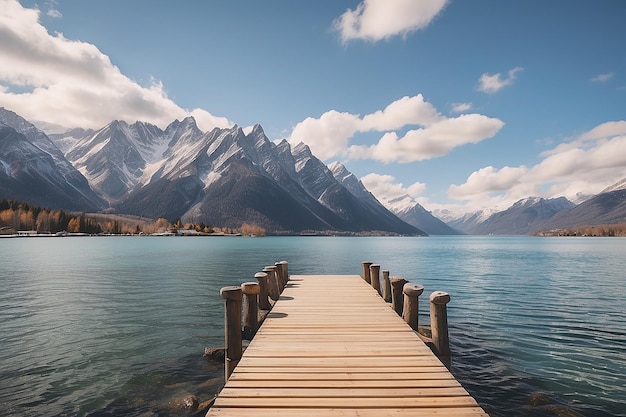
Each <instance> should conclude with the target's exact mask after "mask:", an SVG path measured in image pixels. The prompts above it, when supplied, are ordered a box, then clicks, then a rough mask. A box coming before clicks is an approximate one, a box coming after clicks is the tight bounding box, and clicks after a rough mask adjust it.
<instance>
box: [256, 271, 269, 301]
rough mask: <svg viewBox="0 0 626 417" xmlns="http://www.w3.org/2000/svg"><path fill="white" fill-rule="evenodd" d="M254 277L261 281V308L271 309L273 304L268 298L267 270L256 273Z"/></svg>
mask: <svg viewBox="0 0 626 417" xmlns="http://www.w3.org/2000/svg"><path fill="white" fill-rule="evenodd" d="M254 278H255V279H256V280H257V281H258V282H259V309H261V310H270V309H271V308H272V305H271V304H270V300H268V299H267V297H269V293H268V291H269V289H268V288H267V287H268V282H267V279H268V275H267V273H265V272H257V273H256V274H254Z"/></svg>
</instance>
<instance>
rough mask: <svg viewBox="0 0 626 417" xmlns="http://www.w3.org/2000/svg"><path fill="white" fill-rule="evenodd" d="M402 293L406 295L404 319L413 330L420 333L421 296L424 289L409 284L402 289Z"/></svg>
mask: <svg viewBox="0 0 626 417" xmlns="http://www.w3.org/2000/svg"><path fill="white" fill-rule="evenodd" d="M402 292H403V293H404V311H403V313H402V318H403V319H404V321H406V322H407V323H408V324H409V326H411V329H413V330H415V331H418V328H419V327H418V326H419V325H418V321H419V296H420V295H422V293H423V292H424V287H423V286H422V285H419V284H414V283H412V282H407V283H406V284H404V286H403V287H402Z"/></svg>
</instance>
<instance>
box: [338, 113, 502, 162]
mask: <svg viewBox="0 0 626 417" xmlns="http://www.w3.org/2000/svg"><path fill="white" fill-rule="evenodd" d="M502 126H504V122H502V121H501V120H499V119H494V118H489V117H487V116H483V115H481V114H464V115H461V116H459V117H456V118H448V119H446V118H443V119H441V120H439V121H438V122H436V123H434V124H432V125H430V126H427V127H425V128H420V129H415V130H410V131H408V132H407V133H406V134H405V135H404V136H403V137H401V138H400V137H398V135H397V134H396V133H395V132H389V133H385V135H383V137H382V138H381V139H380V141H379V142H378V143H376V144H374V145H371V146H363V145H360V146H359V145H353V146H351V147H350V148H349V149H348V155H349V156H350V157H351V158H354V159H365V158H369V159H374V160H378V161H381V162H385V163H390V162H402V163H409V162H415V161H423V160H426V159H431V158H435V157H439V156H443V155H446V154H447V153H449V152H450V151H451V150H452V149H454V148H457V147H459V146H462V145H466V144H469V143H478V142H480V141H482V140H485V139H488V138H490V137H493V136H494V135H495V134H496V133H498V131H499V130H500V129H501V128H502Z"/></svg>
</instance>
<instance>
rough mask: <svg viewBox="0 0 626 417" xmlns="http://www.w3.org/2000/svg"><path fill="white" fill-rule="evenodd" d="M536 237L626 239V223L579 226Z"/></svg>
mask: <svg viewBox="0 0 626 417" xmlns="http://www.w3.org/2000/svg"><path fill="white" fill-rule="evenodd" d="M534 235H535V236H591V237H593V236H597V237H625V236H626V223H617V224H599V225H595V226H578V227H570V228H566V229H554V230H543V231H540V232H537V233H535V234H534Z"/></svg>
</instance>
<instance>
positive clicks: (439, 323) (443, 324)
mask: <svg viewBox="0 0 626 417" xmlns="http://www.w3.org/2000/svg"><path fill="white" fill-rule="evenodd" d="M449 302H450V295H449V294H448V293H447V292H443V291H435V292H433V293H432V294H430V329H431V332H432V340H433V344H434V345H435V350H436V354H437V357H438V358H439V360H441V362H443V364H444V365H446V366H447V367H448V368H450V364H451V358H450V339H449V337H448V309H447V307H446V304H448V303H449Z"/></svg>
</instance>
